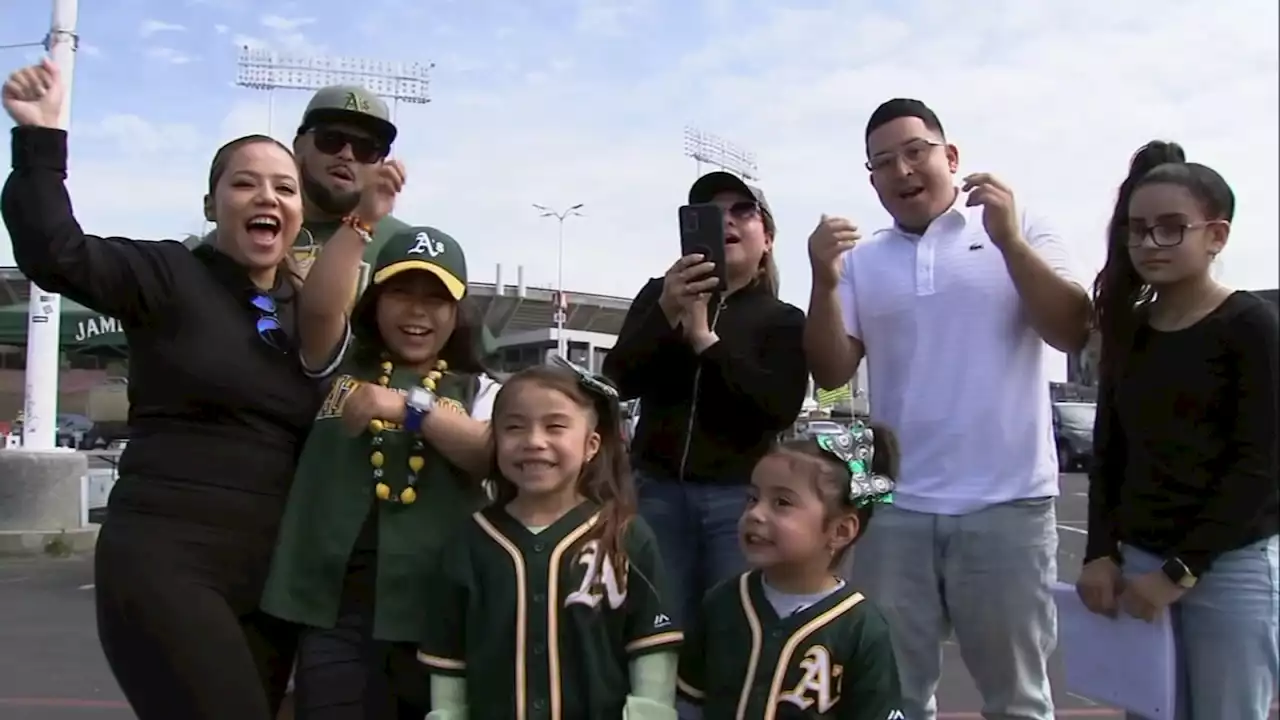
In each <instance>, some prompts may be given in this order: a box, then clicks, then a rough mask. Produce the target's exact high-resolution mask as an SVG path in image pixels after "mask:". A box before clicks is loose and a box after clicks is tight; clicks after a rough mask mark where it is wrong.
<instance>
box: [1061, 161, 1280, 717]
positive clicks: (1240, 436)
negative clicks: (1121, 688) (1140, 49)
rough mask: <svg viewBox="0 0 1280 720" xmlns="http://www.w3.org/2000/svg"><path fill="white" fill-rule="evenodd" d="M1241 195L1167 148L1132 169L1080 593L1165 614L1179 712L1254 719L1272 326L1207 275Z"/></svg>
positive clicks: (1278, 338)
mask: <svg viewBox="0 0 1280 720" xmlns="http://www.w3.org/2000/svg"><path fill="white" fill-rule="evenodd" d="M1234 214H1235V196H1234V194H1233V193H1232V191H1231V188H1230V186H1228V185H1227V183H1226V181H1225V180H1223V178H1222V176H1221V175H1219V174H1218V173H1217V172H1215V171H1214V170H1212V169H1211V168H1209V167H1206V166H1204V165H1201V164H1199V163H1190V162H1187V161H1186V157H1185V155H1184V154H1183V150H1182V148H1181V147H1179V146H1178V145H1176V144H1174V143H1165V142H1158V141H1157V142H1152V143H1149V144H1148V145H1146V146H1144V147H1143V148H1142V149H1140V150H1139V151H1138V153H1137V154H1136V155H1135V156H1134V157H1133V160H1132V162H1131V164H1130V168H1129V176H1128V177H1127V178H1126V179H1125V181H1124V183H1123V184H1122V185H1121V186H1120V193H1119V197H1118V199H1117V201H1116V208H1115V213H1114V214H1113V216H1112V219H1111V224H1110V228H1109V238H1108V239H1109V243H1108V248H1107V261H1106V265H1105V267H1104V268H1103V270H1102V272H1101V273H1100V274H1099V275H1098V278H1097V281H1096V282H1095V284H1094V303H1095V306H1096V313H1097V328H1098V331H1099V333H1100V335H1101V350H1102V355H1101V366H1100V369H1101V383H1100V392H1099V396H1098V423H1097V425H1096V427H1095V430H1094V456H1095V457H1094V468H1093V471H1092V472H1091V473H1090V488H1089V536H1088V546H1087V550H1086V555H1085V566H1084V569H1083V571H1082V572H1081V574H1080V578H1079V581H1078V582H1077V590H1078V592H1079V594H1080V597H1081V599H1082V600H1083V602H1084V604H1085V605H1086V606H1087V607H1088V608H1089V609H1090V610H1092V611H1094V612H1096V613H1100V614H1105V615H1112V616H1114V615H1115V614H1117V613H1121V612H1122V613H1126V614H1129V615H1132V616H1134V617H1138V618H1141V619H1144V620H1154V619H1156V618H1157V617H1159V616H1160V615H1162V614H1163V613H1171V614H1172V620H1173V627H1174V633H1175V635H1174V639H1175V645H1176V648H1177V662H1178V665H1179V671H1180V672H1179V676H1178V704H1179V706H1180V708H1179V711H1180V712H1179V717H1186V718H1187V719H1188V720H1217V719H1219V718H1238V719H1239V720H1265V718H1267V717H1268V714H1269V712H1270V711H1271V700H1272V696H1273V693H1274V690H1275V687H1276V683H1277V680H1280V668H1278V667H1277V666H1278V665H1280V620H1277V617H1276V597H1277V596H1278V595H1280V580H1278V578H1280V543H1278V542H1277V531H1278V528H1280V523H1278V521H1277V518H1278V516H1280V490H1278V488H1277V486H1276V477H1277V474H1278V473H1280V462H1278V461H1277V440H1276V431H1277V427H1276V420H1277V408H1276V397H1277V390H1278V389H1280V380H1278V377H1277V376H1278V374H1280V350H1278V347H1280V320H1277V316H1276V311H1275V309H1274V307H1273V306H1271V305H1270V304H1269V303H1268V302H1266V301H1265V300H1263V299H1262V298H1260V297H1258V296H1257V295H1254V294H1253V293H1249V292H1244V291H1233V290H1231V289H1230V288H1227V287H1225V286H1223V285H1221V284H1220V283H1218V282H1217V281H1216V280H1214V278H1213V276H1212V274H1211V272H1210V268H1211V265H1212V264H1213V261H1214V258H1216V257H1217V256H1218V255H1219V254H1220V253H1222V252H1223V251H1224V250H1225V249H1226V247H1227V244H1228V241H1229V239H1230V234H1231V222H1232V220H1233V219H1234Z"/></svg>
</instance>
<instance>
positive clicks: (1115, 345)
mask: <svg viewBox="0 0 1280 720" xmlns="http://www.w3.org/2000/svg"><path fill="white" fill-rule="evenodd" d="M1186 160H1187V157H1186V153H1185V152H1183V150H1182V146H1181V145H1179V144H1177V143H1174V142H1164V141H1162V140H1153V141H1151V142H1149V143H1147V144H1146V145H1143V146H1142V147H1141V148H1139V149H1138V151H1137V152H1136V153H1134V155H1133V157H1132V158H1131V159H1130V161H1129V174H1128V176H1127V177H1125V179H1124V182H1122V183H1121V184H1120V190H1119V191H1118V192H1117V193H1116V204H1115V209H1114V210H1113V211H1112V213H1111V221H1110V223H1108V225H1107V261H1106V263H1105V264H1104V265H1103V266H1102V271H1101V272H1099V273H1098V276H1097V278H1095V279H1094V281H1093V307H1094V328H1095V329H1096V330H1097V332H1098V334H1099V335H1100V336H1101V337H1100V339H1101V358H1100V360H1099V365H1098V368H1099V374H1100V376H1101V377H1103V378H1107V379H1114V378H1115V376H1116V374H1117V373H1118V372H1119V371H1120V368H1121V366H1122V365H1123V364H1124V359H1125V358H1126V357H1127V356H1128V354H1129V351H1130V350H1131V349H1132V346H1133V338H1134V333H1136V332H1137V329H1138V325H1139V322H1140V321H1139V317H1140V312H1139V308H1140V306H1142V305H1144V304H1146V303H1148V302H1150V301H1151V298H1152V296H1153V292H1152V289H1151V286H1150V285H1147V284H1146V283H1145V282H1144V281H1143V280H1142V276H1141V275H1139V274H1138V271H1137V269H1136V268H1134V266H1133V260H1131V259H1130V258H1129V200H1130V199H1131V198H1132V197H1133V192H1134V191H1135V190H1137V189H1138V186H1139V185H1140V184H1141V183H1142V180H1143V178H1145V177H1146V176H1147V175H1148V174H1149V173H1150V172H1151V171H1152V170H1154V169H1155V168H1157V167H1160V166H1161V165H1166V164H1169V163H1184V162H1186Z"/></svg>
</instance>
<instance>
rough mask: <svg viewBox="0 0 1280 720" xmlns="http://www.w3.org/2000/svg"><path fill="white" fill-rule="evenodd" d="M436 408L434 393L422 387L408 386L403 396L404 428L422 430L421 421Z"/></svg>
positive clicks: (417, 431) (414, 430) (416, 431)
mask: <svg viewBox="0 0 1280 720" xmlns="http://www.w3.org/2000/svg"><path fill="white" fill-rule="evenodd" d="M435 409H436V394H435V393H433V392H431V391H430V390H428V389H426V388H424V387H415V388H410V389H409V392H408V393H407V394H405V397H404V429H405V430H408V431H409V432H411V433H419V432H422V421H423V419H424V418H426V417H427V415H430V414H431V411H432V410H435Z"/></svg>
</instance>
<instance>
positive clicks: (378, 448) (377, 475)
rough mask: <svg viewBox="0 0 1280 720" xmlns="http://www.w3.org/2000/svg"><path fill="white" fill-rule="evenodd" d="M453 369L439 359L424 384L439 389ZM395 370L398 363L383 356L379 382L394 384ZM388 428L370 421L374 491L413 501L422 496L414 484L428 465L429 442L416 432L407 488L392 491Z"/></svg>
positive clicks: (394, 499) (380, 495) (390, 498)
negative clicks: (388, 479)
mask: <svg viewBox="0 0 1280 720" xmlns="http://www.w3.org/2000/svg"><path fill="white" fill-rule="evenodd" d="M448 369H449V364H448V363H446V362H445V361H443V360H437V361H436V364H435V367H434V368H433V369H432V370H431V371H430V372H428V373H427V374H426V375H424V376H423V378H422V387H424V388H426V389H428V390H430V391H431V392H433V393H434V392H435V391H436V383H437V381H439V380H440V378H442V377H444V374H445V372H446V371H447V370H448ZM394 370H395V365H393V364H392V363H391V361H390V360H387V359H385V358H384V359H383V361H382V374H381V375H379V376H378V384H379V385H381V386H382V387H385V388H389V387H390V386H391V373H392V372H393V371H394ZM386 429H387V423H386V422H384V421H382V420H371V421H370V422H369V432H370V433H372V434H373V440H372V442H371V443H370V445H371V446H372V447H373V451H372V452H371V453H369V464H370V465H372V466H373V482H374V486H373V494H374V495H376V496H377V498H378V499H379V500H385V501H387V502H394V503H400V504H401V505H412V504H413V502H414V501H415V500H417V499H418V491H417V490H415V489H414V486H415V485H417V484H418V473H419V472H421V471H422V467H423V466H424V465H426V462H427V461H426V458H425V453H426V449H427V444H426V440H425V438H423V437H422V433H420V432H419V433H415V434H414V437H413V445H412V446H411V447H410V449H409V473H408V478H407V479H406V482H405V486H404V489H402V490H401V491H400V492H399V493H392V492H391V486H390V485H388V484H387V482H386V479H385V475H386V473H385V471H384V469H383V466H384V465H385V464H386V462H387V458H386V456H385V455H384V454H383V452H382V442H383V439H384V438H383V435H382V433H383V432H385V431H386Z"/></svg>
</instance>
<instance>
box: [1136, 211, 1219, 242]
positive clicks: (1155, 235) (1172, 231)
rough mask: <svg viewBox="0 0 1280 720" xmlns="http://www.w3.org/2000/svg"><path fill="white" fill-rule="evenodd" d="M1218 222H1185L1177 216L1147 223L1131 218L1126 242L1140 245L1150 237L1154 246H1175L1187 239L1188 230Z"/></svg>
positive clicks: (1217, 221)
mask: <svg viewBox="0 0 1280 720" xmlns="http://www.w3.org/2000/svg"><path fill="white" fill-rule="evenodd" d="M1220 222H1222V221H1221V220H1202V221H1200V222H1186V221H1185V220H1180V219H1177V218H1168V219H1161V220H1157V221H1156V222H1155V224H1153V225H1148V224H1146V223H1145V222H1142V221H1141V220H1131V221H1130V222H1129V236H1128V244H1129V247H1131V248H1137V247H1142V244H1143V243H1145V242H1146V241H1147V239H1148V238H1150V239H1151V243H1152V244H1153V245H1155V246H1156V247H1162V248H1171V247H1177V246H1179V245H1181V244H1182V243H1183V241H1184V240H1186V239H1187V231H1188V230H1199V229H1201V228H1206V227H1209V226H1211V225H1217V224H1218V223H1220Z"/></svg>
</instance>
